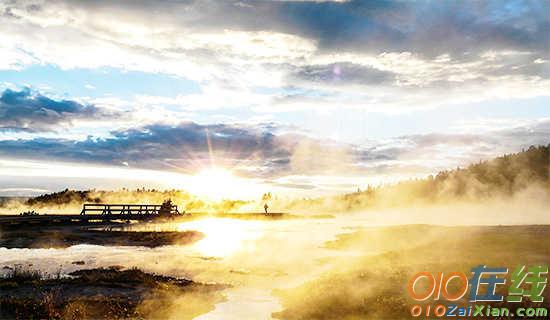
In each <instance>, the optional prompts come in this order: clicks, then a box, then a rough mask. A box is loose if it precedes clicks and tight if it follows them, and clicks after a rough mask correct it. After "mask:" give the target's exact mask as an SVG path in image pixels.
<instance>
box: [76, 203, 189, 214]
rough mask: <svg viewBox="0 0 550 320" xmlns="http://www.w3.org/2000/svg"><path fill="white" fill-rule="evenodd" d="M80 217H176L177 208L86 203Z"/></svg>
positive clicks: (153, 205) (172, 206)
mask: <svg viewBox="0 0 550 320" xmlns="http://www.w3.org/2000/svg"><path fill="white" fill-rule="evenodd" d="M80 214H81V215H85V214H101V215H163V216H172V215H178V214H180V212H179V211H178V206H176V205H171V206H170V207H169V208H168V207H167V206H163V205H160V204H104V203H86V204H84V205H83V207H82V211H81V212H80Z"/></svg>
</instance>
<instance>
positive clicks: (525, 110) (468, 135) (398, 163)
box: [0, 0, 550, 197]
mask: <svg viewBox="0 0 550 320" xmlns="http://www.w3.org/2000/svg"><path fill="white" fill-rule="evenodd" d="M549 12H550V2H548V1H501V0H499V1H490V0H487V1H456V2H455V1H414V2H413V1H382V0H380V1H284V0H256V1H239V0H235V1H210V0H201V1H186V0H181V1H176V0H170V1H163V0H160V1H140V0H136V1H101V0H99V1H84V0H82V1H69V0H60V1H56V0H52V1H30V0H29V1H26V0H25V1H19V0H6V1H2V2H0V196H3V195H4V196H9V195H33V194H40V193H44V192H51V191H57V190H62V189H65V188H77V189H89V188H101V189H114V188H121V187H131V188H133V187H141V186H146V187H155V188H157V187H158V188H183V189H191V190H192V189H193V188H195V189H197V187H196V185H197V184H201V183H198V182H197V179H196V177H197V176H200V177H203V178H202V179H203V180H204V179H210V180H220V179H221V180H224V179H225V183H226V185H227V187H229V185H231V184H233V185H234V186H233V187H232V188H231V187H229V189H233V191H232V192H229V193H227V194H224V196H227V197H230V196H232V195H237V193H236V192H235V189H243V190H248V191H249V192H243V193H242V194H241V193H238V195H239V196H242V197H246V196H251V197H252V196H255V195H256V194H258V193H261V192H264V191H274V192H276V193H281V194H291V195H319V194H330V193H340V192H350V191H354V190H356V189H357V188H364V187H366V186H367V185H368V184H371V185H379V184H383V183H391V182H394V181H398V180H401V179H409V178H416V177H424V176H426V175H429V174H432V173H436V172H438V171H439V170H444V169H452V168H455V167H457V166H465V165H467V164H468V163H471V162H477V161H480V160H484V159H490V158H492V157H495V156H498V155H501V154H503V153H510V152H518V151H521V150H522V149H523V148H527V147H529V146H530V145H539V144H544V145H546V144H549V143H550V105H549V102H550V32H549V30H550V13H549ZM222 171H223V172H224V174H218V175H212V174H205V172H206V173H209V172H210V173H216V172H218V173H219V172H222ZM228 174H229V175H231V179H228V178H227V175H228ZM194 178H195V179H194ZM215 183H216V182H215V181H212V185H214V184H215ZM199 189H200V190H201V191H202V192H204V193H208V190H209V184H204V183H202V185H201V188H199ZM197 190H198V189H197Z"/></svg>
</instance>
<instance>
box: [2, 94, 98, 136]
mask: <svg viewBox="0 0 550 320" xmlns="http://www.w3.org/2000/svg"><path fill="white" fill-rule="evenodd" d="M107 116H108V114H107V113H106V112H105V111H103V110H101V109H99V108H97V107H95V106H93V105H84V104H80V103H78V102H76V101H72V100H53V99H50V98H48V97H46V96H43V95H41V94H40V93H37V92H33V91H31V90H30V89H29V88H25V89H23V90H21V91H15V90H11V89H5V90H4V92H3V93H2V95H1V96H0V130H12V131H27V132H41V131H57V130H58V129H60V128H61V127H67V126H70V125H71V124H72V122H73V121H75V120H90V119H92V120H100V119H101V118H105V117H107Z"/></svg>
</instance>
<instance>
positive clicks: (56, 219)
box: [0, 203, 182, 226]
mask: <svg viewBox="0 0 550 320" xmlns="http://www.w3.org/2000/svg"><path fill="white" fill-rule="evenodd" d="M181 215H182V214H181V213H180V212H179V211H178V207H177V206H176V205H171V204H170V205H165V204H163V205H146V204H103V203H93V204H84V205H83V207H82V211H81V212H80V214H44V215H0V226H9V225H20V224H32V225H51V224H71V223H89V222H95V221H99V222H101V221H103V222H107V221H114V220H122V221H128V220H139V221H146V220H154V219H157V218H173V217H178V216H181Z"/></svg>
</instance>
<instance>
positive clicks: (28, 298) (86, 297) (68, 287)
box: [0, 267, 227, 319]
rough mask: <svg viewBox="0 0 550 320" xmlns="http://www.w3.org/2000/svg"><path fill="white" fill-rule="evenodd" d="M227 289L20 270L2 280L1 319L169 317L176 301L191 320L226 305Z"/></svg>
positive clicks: (139, 277) (111, 271)
mask: <svg viewBox="0 0 550 320" xmlns="http://www.w3.org/2000/svg"><path fill="white" fill-rule="evenodd" d="M226 287H227V286H225V285H219V284H202V283H196V282H194V281H192V280H189V279H181V278H174V277H167V276H161V275H155V274H150V273H145V272H143V271H141V270H139V269H127V270H123V269H121V268H120V267H109V268H100V269H86V270H78V271H75V272H72V273H70V274H69V275H68V276H65V277H60V276H53V277H52V276H48V275H43V274H41V273H40V272H38V271H29V270H22V269H19V268H15V269H13V270H12V271H11V272H10V273H8V275H6V276H5V277H4V278H0V319H5V318H7V319H13V318H18V319H127V318H132V319H151V318H163V315H164V314H163V312H164V311H167V310H171V309H172V307H173V306H172V304H174V303H175V302H176V301H177V303H178V308H179V310H181V311H182V312H181V317H179V318H180V319H191V318H192V317H194V316H197V315H200V314H202V313H205V312H208V311H210V310H212V309H213V308H214V305H215V303H218V302H221V301H223V300H224V297H223V296H222V295H221V293H220V291H221V290H223V289H225V288H226ZM196 301H200V303H196ZM186 302H187V303H186Z"/></svg>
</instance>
